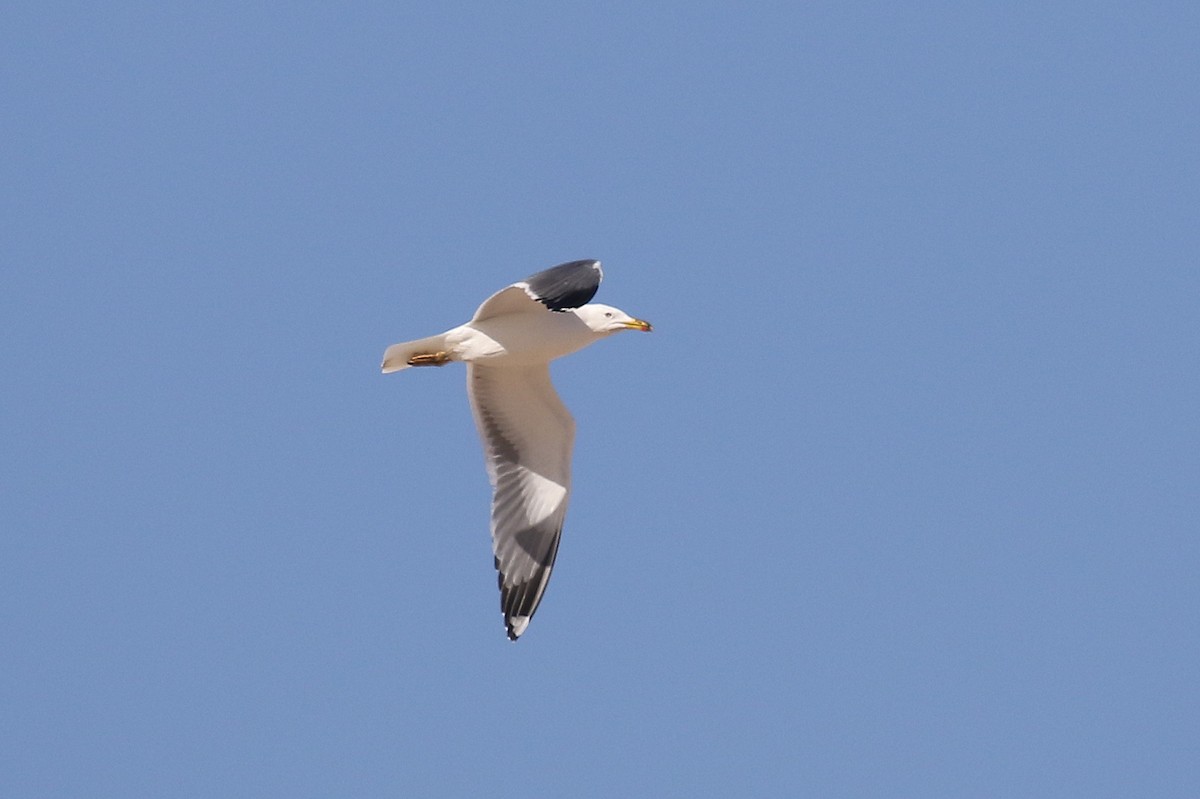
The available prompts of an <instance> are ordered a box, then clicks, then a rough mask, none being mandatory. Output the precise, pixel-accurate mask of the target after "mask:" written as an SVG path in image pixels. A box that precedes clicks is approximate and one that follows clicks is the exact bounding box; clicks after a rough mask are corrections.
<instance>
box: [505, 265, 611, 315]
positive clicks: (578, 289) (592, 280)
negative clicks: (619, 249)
mask: <svg viewBox="0 0 1200 799" xmlns="http://www.w3.org/2000/svg"><path fill="white" fill-rule="evenodd" d="M603 279H604V270H603V269H601V268H600V262H599V261H596V260H593V259H586V260H582V261H568V262H567V263H565V264H559V265H558V266H552V267H550V268H549V269H546V270H544V271H542V272H538V273H537V274H536V275H530V276H529V277H527V278H525V280H524V281H522V282H523V283H524V284H525V287H526V291H528V292H529V294H530V296H532V297H533V298H534V299H535V300H537V301H538V302H540V303H542V304H543V305H545V306H546V307H547V308H549V309H550V310H552V311H567V310H570V309H572V308H578V307H579V306H581V305H586V304H587V303H588V302H590V301H591V299H592V297H595V296H596V291H597V290H599V288H600V281H601V280H603Z"/></svg>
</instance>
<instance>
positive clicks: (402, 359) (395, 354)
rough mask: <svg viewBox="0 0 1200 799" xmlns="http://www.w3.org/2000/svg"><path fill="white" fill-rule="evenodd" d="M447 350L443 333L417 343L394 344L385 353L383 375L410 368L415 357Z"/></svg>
mask: <svg viewBox="0 0 1200 799" xmlns="http://www.w3.org/2000/svg"><path fill="white" fill-rule="evenodd" d="M445 349H446V334H445V333H441V334H439V335H436V336H430V337H429V338H419V339H417V340H416V341H402V342H400V343H399V344H393V345H392V346H390V347H388V348H387V350H385V351H384V353H383V366H381V367H380V368H381V369H382V370H383V373H384V374H385V375H386V374H390V373H391V372H399V371H400V370H401V369H407V368H408V361H409V359H410V358H412V357H413V356H414V355H432V354H433V353H436V352H442V351H444V350H445Z"/></svg>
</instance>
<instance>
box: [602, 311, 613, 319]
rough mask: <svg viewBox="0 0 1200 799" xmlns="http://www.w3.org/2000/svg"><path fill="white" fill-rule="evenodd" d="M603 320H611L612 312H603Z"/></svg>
mask: <svg viewBox="0 0 1200 799" xmlns="http://www.w3.org/2000/svg"><path fill="white" fill-rule="evenodd" d="M604 318H605V319H612V311H605V312H604Z"/></svg>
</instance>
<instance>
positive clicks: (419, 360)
mask: <svg viewBox="0 0 1200 799" xmlns="http://www.w3.org/2000/svg"><path fill="white" fill-rule="evenodd" d="M448 363H450V354H449V353H446V352H431V353H428V354H424V355H414V356H412V357H411V358H409V359H408V365H409V366H445V365H446V364H448Z"/></svg>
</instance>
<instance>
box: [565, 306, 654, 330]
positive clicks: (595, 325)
mask: <svg viewBox="0 0 1200 799" xmlns="http://www.w3.org/2000/svg"><path fill="white" fill-rule="evenodd" d="M575 315H576V316H578V317H579V318H580V319H582V320H583V323H584V324H586V325H587V326H588V327H590V328H591V329H592V331H593V332H595V333H598V334H600V335H602V336H607V335H608V334H610V333H617V332H620V331H622V330H641V331H643V332H646V333H649V332H650V331H651V330H652V329H653V328H651V327H650V323H649V322H643V321H642V320H641V319H634V318H633V317H632V316H630V315H629V314H627V313H625V312H624V311H622V310H621V309H620V308H614V307H612V306H611V305H601V304H600V303H591V304H589V305H582V306H580V307H578V308H576V309H575Z"/></svg>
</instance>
